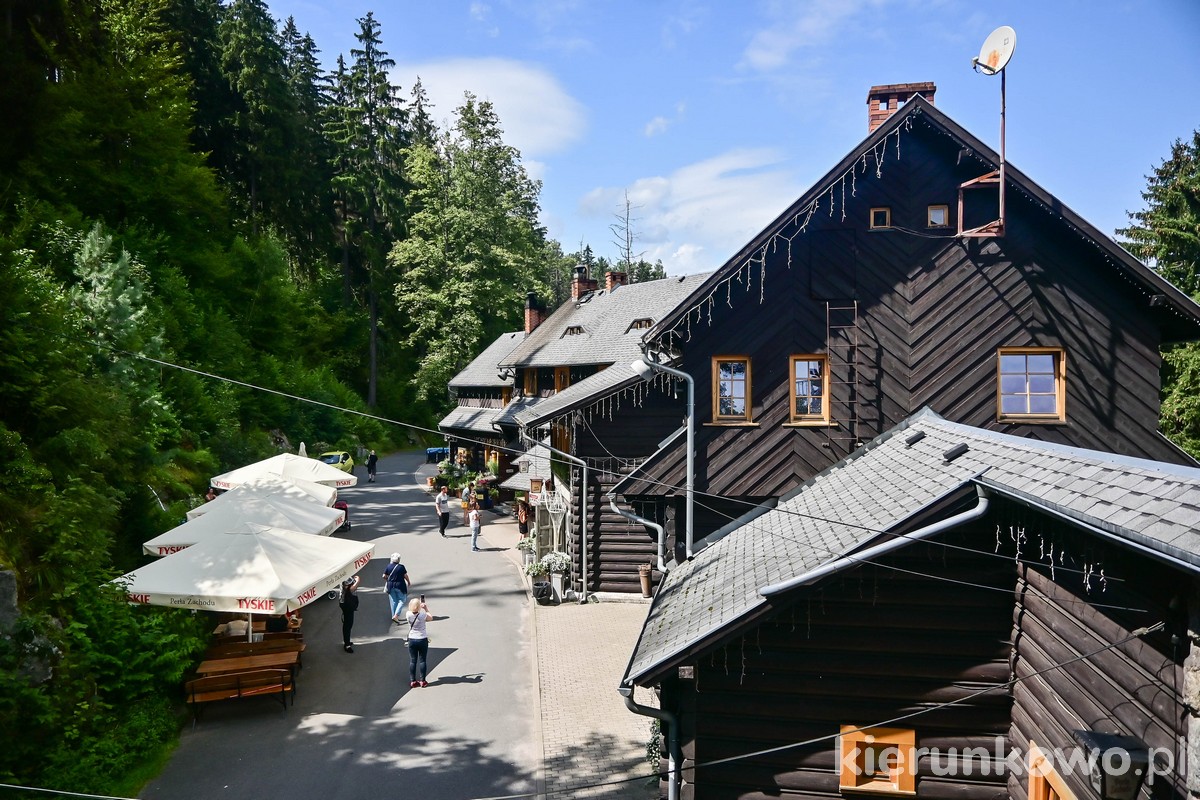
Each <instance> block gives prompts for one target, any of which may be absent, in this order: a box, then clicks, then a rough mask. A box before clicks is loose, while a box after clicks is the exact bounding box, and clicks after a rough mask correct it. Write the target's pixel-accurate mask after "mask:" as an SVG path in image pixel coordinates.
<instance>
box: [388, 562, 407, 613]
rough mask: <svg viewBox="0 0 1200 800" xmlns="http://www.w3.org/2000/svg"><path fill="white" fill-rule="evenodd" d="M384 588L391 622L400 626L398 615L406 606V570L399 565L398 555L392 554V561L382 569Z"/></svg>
mask: <svg viewBox="0 0 1200 800" xmlns="http://www.w3.org/2000/svg"><path fill="white" fill-rule="evenodd" d="M383 577H384V578H385V582H384V588H385V589H386V590H387V596H388V607H389V609H390V610H391V616H392V622H395V623H396V624H400V614H401V613H403V612H404V608H405V606H407V605H408V586H409V583H410V581H409V577H408V570H407V569H405V568H404V565H403V564H401V563H400V554H399V553H392V560H391V561H389V562H388V565H387V566H386V567H384V568H383Z"/></svg>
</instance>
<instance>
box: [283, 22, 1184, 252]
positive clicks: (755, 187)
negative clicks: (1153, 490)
mask: <svg viewBox="0 0 1200 800" xmlns="http://www.w3.org/2000/svg"><path fill="white" fill-rule="evenodd" d="M268 3H269V5H270V8H271V12H272V14H273V15H275V16H276V17H277V18H280V19H283V18H286V17H288V16H294V17H295V19H296V22H297V25H298V26H299V27H300V29H301V30H304V31H308V32H309V33H311V34H312V36H313V38H314V39H315V40H316V42H317V46H318V47H319V48H320V49H321V51H322V58H323V60H324V61H325V62H326V63H327V64H328V65H332V63H333V62H334V60H335V59H336V56H337V54H338V53H346V54H347V56H348V54H349V51H350V49H351V48H352V47H353V46H354V45H355V41H354V38H353V37H354V33H355V32H356V31H357V30H358V24H357V22H356V20H357V19H358V18H359V17H362V16H365V14H366V13H367V12H368V11H374V13H375V17H376V18H377V19H378V20H379V21H380V22H381V24H382V37H383V47H384V49H385V50H387V51H388V53H389V55H390V56H391V57H392V58H393V59H395V61H396V62H397V65H396V68H395V69H394V70H393V72H392V80H393V82H394V83H396V84H398V85H399V86H400V88H401V91H402V93H403V94H404V95H405V96H406V97H407V95H408V92H409V90H410V89H411V88H412V84H413V82H414V79H415V78H416V76H418V75H419V76H420V78H421V81H422V83H423V84H424V85H425V86H426V88H427V90H428V91H429V94H430V96H431V97H432V99H433V101H434V104H435V106H436V107H435V108H434V110H433V114H434V116H435V118H436V119H437V120H438V121H439V123H441V122H444V121H446V120H448V119H449V118H450V117H451V115H452V113H453V109H454V108H455V107H456V106H457V105H458V104H460V102H461V100H462V96H463V92H464V91H467V90H469V91H471V92H473V93H474V94H476V95H477V96H479V97H481V98H485V99H489V100H491V101H492V102H493V104H494V105H495V107H496V110H497V112H498V113H499V115H500V119H501V121H502V123H503V126H504V130H505V139H506V141H508V143H509V144H512V145H513V146H515V147H517V148H518V149H519V150H520V151H521V153H522V156H523V159H524V163H525V166H526V169H527V170H528V171H529V172H530V174H531V175H533V176H534V177H536V178H538V179H540V180H541V181H542V182H543V188H542V194H541V206H542V221H543V223H544V224H545V225H546V227H547V229H548V231H549V234H550V235H551V236H552V237H553V238H555V239H558V240H559V241H560V242H561V243H562V245H563V249H564V250H565V251H567V252H571V251H574V250H576V249H578V247H579V245H580V243H581V242H586V243H588V244H591V246H592V249H593V250H594V251H595V252H596V254H597V255H606V256H609V257H610V258H614V257H616V255H617V253H618V251H617V247H616V245H615V244H613V241H614V239H615V237H614V236H613V234H612V233H611V231H610V230H609V226H610V225H611V224H612V223H613V222H614V220H615V215H616V214H617V213H618V212H620V211H621V210H622V209H623V204H624V201H623V198H624V196H625V193H626V192H627V193H628V196H629V199H630V202H631V204H632V205H633V211H632V214H633V216H634V218H635V223H634V227H635V230H636V233H637V242H636V244H635V250H636V251H638V252H641V253H643V254H644V257H645V258H648V259H650V260H651V261H653V260H654V259H659V258H661V259H662V261H663V263H664V265H665V266H666V267H667V272H668V274H684V273H693V272H700V271H706V270H711V269H715V268H717V267H719V266H720V265H721V264H722V263H724V262H725V260H726V259H727V258H729V256H731V255H732V254H733V253H734V252H736V251H737V250H738V249H739V248H740V247H741V246H742V245H743V244H745V243H746V242H747V241H748V240H749V239H750V238H751V237H752V236H753V235H754V234H756V233H757V232H758V231H759V230H761V229H762V228H763V227H764V226H765V225H766V224H767V223H769V222H770V221H771V220H772V219H773V218H774V217H775V216H776V215H778V214H779V213H780V212H781V211H783V209H784V208H785V207H786V206H787V205H788V204H789V203H791V202H792V201H793V200H795V199H796V198H797V197H798V196H799V195H800V194H801V193H802V192H803V191H804V190H805V189H807V188H808V187H809V186H810V185H811V184H812V183H814V182H815V181H816V180H818V179H819V178H820V177H821V176H822V175H823V174H824V173H825V172H827V171H828V170H829V169H831V168H832V167H833V166H834V164H836V163H837V162H838V161H839V160H840V159H841V158H842V157H843V156H844V155H846V154H847V153H848V152H849V151H850V150H852V149H853V148H854V147H855V146H856V145H857V144H858V143H859V142H860V141H861V140H862V138H863V137H864V136H865V135H866V133H867V109H866V96H867V91H868V89H869V88H870V87H871V86H872V85H875V84H887V83H907V82H916V81H933V82H934V83H936V84H937V97H936V100H935V103H936V105H937V106H938V107H939V108H940V109H942V110H943V111H945V112H947V113H948V114H949V115H950V116H951V117H952V118H954V119H955V120H956V121H957V122H958V123H959V124H961V125H963V126H964V127H966V128H967V129H968V130H970V131H971V132H972V133H974V134H975V135H976V136H978V137H980V138H981V139H983V141H985V142H987V143H988V144H990V145H991V146H993V147H995V148H997V149H998V147H999V105H1000V79H999V78H998V77H985V76H983V75H981V74H977V73H975V72H973V71H972V70H971V67H970V62H971V58H972V57H974V56H976V55H978V53H979V48H980V45H981V44H982V43H983V40H984V39H985V38H986V37H987V35H988V33H989V32H991V31H992V30H993V29H994V28H996V27H998V26H1000V25H1009V26H1012V27H1013V28H1014V29H1015V30H1016V32H1017V48H1016V53H1015V55H1014V57H1013V60H1012V62H1011V64H1010V65H1009V69H1008V78H1007V80H1008V118H1007V119H1008V142H1007V147H1008V157H1009V160H1010V161H1011V162H1012V163H1013V164H1014V165H1016V166H1017V167H1018V168H1019V169H1021V170H1022V171H1024V172H1025V173H1026V174H1027V175H1029V176H1030V177H1031V178H1032V179H1033V180H1035V181H1037V182H1038V183H1039V184H1041V185H1042V186H1043V187H1044V188H1046V189H1047V190H1048V191H1050V192H1051V193H1053V194H1055V195H1056V196H1057V197H1058V198H1059V199H1060V200H1062V201H1063V202H1064V203H1066V204H1067V205H1068V206H1070V207H1071V208H1073V209H1074V210H1075V211H1077V212H1078V213H1080V214H1082V215H1083V217H1084V218H1086V219H1088V220H1089V221H1090V222H1092V223H1093V224H1094V225H1096V226H1097V227H1098V228H1099V229H1100V230H1102V231H1105V232H1107V233H1110V234H1111V233H1112V232H1113V231H1114V230H1115V229H1116V228H1118V227H1122V226H1124V225H1125V224H1126V222H1127V217H1126V212H1127V211H1133V210H1138V209H1140V208H1141V207H1142V200H1141V192H1142V190H1143V189H1144V188H1145V186H1146V178H1145V176H1146V175H1148V174H1150V172H1152V171H1153V169H1154V168H1155V167H1156V166H1157V165H1158V164H1159V163H1161V162H1162V160H1163V159H1165V158H1166V157H1167V156H1168V155H1169V152H1170V147H1171V144H1172V142H1174V141H1175V140H1176V139H1180V138H1185V139H1186V138H1188V137H1190V135H1191V132H1192V131H1193V130H1194V129H1196V128H1200V91H1198V87H1200V80H1198V78H1200V47H1198V46H1197V42H1198V40H1200V2H1197V1H1196V0H1146V1H1145V2H1132V1H1128V2H1122V1H1119V0H1092V1H1091V2H1087V1H1085V0H1041V1H1040V2H1029V1H1026V0H1022V1H1021V2H1007V3H1002V2H987V1H986V0H975V1H974V2H969V1H968V0H791V1H789V0H761V1H759V0H745V1H744V2H732V1H728V2H697V1H695V0H641V1H640V2H626V1H625V0H614V1H613V2H601V1H600V0H592V2H584V1H583V0H543V1H541V2H539V0H529V1H528V2H517V1H516V0H512V1H510V0H476V1H475V2H456V1H455V0H432V1H431V0H374V1H373V2H372V1H371V0H268Z"/></svg>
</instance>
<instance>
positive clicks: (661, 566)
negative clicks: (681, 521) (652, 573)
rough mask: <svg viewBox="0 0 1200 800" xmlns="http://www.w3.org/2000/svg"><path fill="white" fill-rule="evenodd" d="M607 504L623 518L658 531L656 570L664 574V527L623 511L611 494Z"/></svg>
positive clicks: (665, 535) (665, 566)
mask: <svg viewBox="0 0 1200 800" xmlns="http://www.w3.org/2000/svg"><path fill="white" fill-rule="evenodd" d="M608 505H609V506H610V507H611V508H612V510H613V511H615V512H617V513H618V514H620V515H621V516H622V517H624V518H625V519H627V520H629V521H631V522H640V523H641V524H643V525H647V526H649V527H651V528H654V530H656V531H658V553H657V555H658V571H659V572H661V573H662V574H664V575H666V574H667V572H668V571H669V570H668V569H667V564H666V562H665V561H664V560H663V551H664V550H666V549H667V531H666V528H664V527H663V526H662V525H659V524H658V523H657V522H651V521H650V520H648V519H645V518H644V517H639V516H638V515H637V514H634V513H633V512H632V511H625V510H624V509H622V508H620V507H619V506H617V498H616V497H614V496H613V495H611V494H610V495H608Z"/></svg>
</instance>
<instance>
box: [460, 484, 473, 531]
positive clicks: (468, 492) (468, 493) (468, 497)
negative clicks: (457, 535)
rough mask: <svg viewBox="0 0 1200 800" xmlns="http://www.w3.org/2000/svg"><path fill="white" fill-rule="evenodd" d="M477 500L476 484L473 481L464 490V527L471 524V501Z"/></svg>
mask: <svg viewBox="0 0 1200 800" xmlns="http://www.w3.org/2000/svg"><path fill="white" fill-rule="evenodd" d="M474 499H475V482H474V481H471V482H470V483H468V484H467V485H466V487H464V488H463V490H462V508H463V525H467V524H469V522H470V513H471V501H473V500H474Z"/></svg>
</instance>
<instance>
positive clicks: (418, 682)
mask: <svg viewBox="0 0 1200 800" xmlns="http://www.w3.org/2000/svg"><path fill="white" fill-rule="evenodd" d="M405 616H407V618H408V624H409V625H410V626H411V627H410V628H409V631H408V685H409V688H412V689H415V688H417V687H418V686H421V687H425V686H428V685H429V683H428V682H427V681H426V680H425V675H426V673H427V671H428V668H429V664H428V662H429V633H428V632H427V631H426V630H425V624H426V623H427V622H429V621H430V620H431V619H433V615H432V614H430V613H429V606H427V605H426V604H425V595H421V596H420V597H419V598H417V597H414V598H413V599H412V600H411V601H409V604H408V614H406V615H405ZM418 675H420V677H419V678H418V677H417V676H418Z"/></svg>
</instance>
